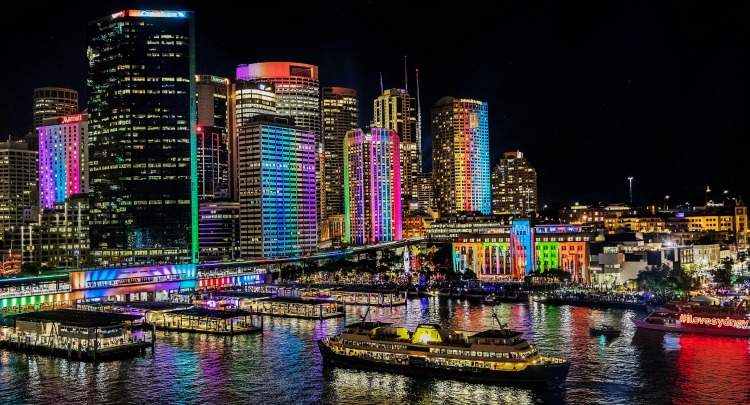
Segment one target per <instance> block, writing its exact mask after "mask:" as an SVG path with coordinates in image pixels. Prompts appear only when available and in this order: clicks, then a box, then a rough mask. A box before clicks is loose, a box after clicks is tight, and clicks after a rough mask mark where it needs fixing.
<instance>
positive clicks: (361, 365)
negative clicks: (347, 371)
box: [318, 340, 570, 386]
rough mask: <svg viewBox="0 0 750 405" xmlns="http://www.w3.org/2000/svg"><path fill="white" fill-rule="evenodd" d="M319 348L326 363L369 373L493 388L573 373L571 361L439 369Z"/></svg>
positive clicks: (558, 380)
mask: <svg viewBox="0 0 750 405" xmlns="http://www.w3.org/2000/svg"><path fill="white" fill-rule="evenodd" d="M318 348H319V349H320V353H321V355H322V356H323V361H324V363H325V364H328V365H332V366H337V367H343V368H352V369H358V370H369V371H379V372H392V373H398V374H403V375H408V376H411V377H421V378H441V379H451V380H460V381H467V382H475V383H482V384H491V385H537V386H543V385H559V384H562V383H563V382H564V381H565V379H566V378H567V376H568V372H569V371H570V362H565V363H559V364H545V365H530V366H527V367H526V368H525V369H523V370H507V371H501V370H489V369H482V368H461V369H458V368H450V369H448V368H445V369H443V368H437V367H432V366H426V365H425V366H422V365H415V364H406V365H402V364H391V363H383V362H378V361H372V360H367V359H363V358H361V357H353V356H346V355H342V354H336V353H335V352H333V351H332V350H331V348H329V347H328V346H327V345H326V344H325V343H324V342H323V340H319V341H318Z"/></svg>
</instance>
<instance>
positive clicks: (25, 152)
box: [0, 140, 39, 248]
mask: <svg viewBox="0 0 750 405" xmlns="http://www.w3.org/2000/svg"><path fill="white" fill-rule="evenodd" d="M38 170H39V169H38V166H37V151H35V150H30V149H29V145H28V144H27V143H26V142H23V141H11V140H7V141H4V142H0V231H2V242H3V243H4V247H5V248H9V247H10V243H11V241H13V240H15V242H16V244H15V245H14V248H18V247H20V246H21V245H20V243H21V238H20V235H21V227H22V226H23V225H24V210H27V209H30V208H31V207H32V206H36V205H37V204H38V203H39V201H38V200H37V199H38V197H37V195H36V193H37V182H38V179H39V171H38Z"/></svg>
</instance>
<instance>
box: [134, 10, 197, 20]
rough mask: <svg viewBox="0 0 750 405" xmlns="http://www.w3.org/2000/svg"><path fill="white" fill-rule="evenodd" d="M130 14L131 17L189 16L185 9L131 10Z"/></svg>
mask: <svg viewBox="0 0 750 405" xmlns="http://www.w3.org/2000/svg"><path fill="white" fill-rule="evenodd" d="M128 15H129V16H131V17H179V18H185V17H187V13H186V12H184V11H170V10H129V11H128Z"/></svg>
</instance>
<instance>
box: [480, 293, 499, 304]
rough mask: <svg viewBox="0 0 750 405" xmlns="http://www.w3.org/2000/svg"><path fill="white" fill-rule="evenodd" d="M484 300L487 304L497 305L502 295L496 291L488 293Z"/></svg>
mask: <svg viewBox="0 0 750 405" xmlns="http://www.w3.org/2000/svg"><path fill="white" fill-rule="evenodd" d="M482 301H483V302H484V303H485V304H487V305H497V304H499V303H500V297H499V296H498V295H497V294H495V293H490V294H487V295H486V296H485V297H484V298H483V299H482Z"/></svg>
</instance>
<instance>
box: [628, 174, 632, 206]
mask: <svg viewBox="0 0 750 405" xmlns="http://www.w3.org/2000/svg"><path fill="white" fill-rule="evenodd" d="M628 182H630V203H631V204H632V203H633V177H632V176H631V177H628Z"/></svg>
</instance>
